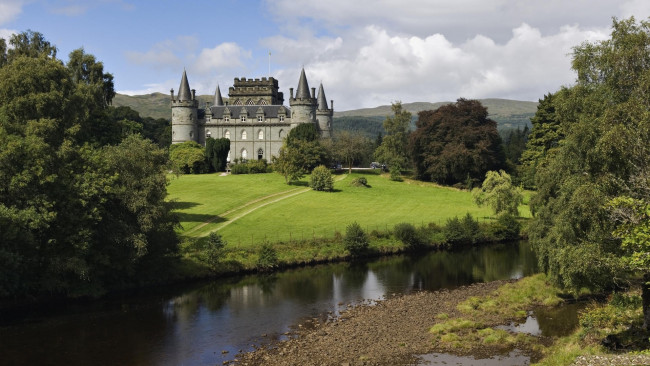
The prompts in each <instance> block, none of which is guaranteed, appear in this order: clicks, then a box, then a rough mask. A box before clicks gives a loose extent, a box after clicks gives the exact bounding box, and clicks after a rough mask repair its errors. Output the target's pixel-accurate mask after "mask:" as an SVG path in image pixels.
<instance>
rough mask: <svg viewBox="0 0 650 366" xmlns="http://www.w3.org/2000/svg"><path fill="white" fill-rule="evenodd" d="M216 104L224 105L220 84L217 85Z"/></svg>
mask: <svg viewBox="0 0 650 366" xmlns="http://www.w3.org/2000/svg"><path fill="white" fill-rule="evenodd" d="M214 105H215V106H218V107H219V106H222V105H223V98H221V90H220V89H219V85H217V90H216V91H215V92H214Z"/></svg>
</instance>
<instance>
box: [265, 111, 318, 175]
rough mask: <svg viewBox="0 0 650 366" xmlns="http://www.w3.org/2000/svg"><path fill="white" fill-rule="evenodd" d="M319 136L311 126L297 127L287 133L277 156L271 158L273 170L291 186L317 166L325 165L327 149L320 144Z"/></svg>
mask: <svg viewBox="0 0 650 366" xmlns="http://www.w3.org/2000/svg"><path fill="white" fill-rule="evenodd" d="M319 139H320V135H319V134H318V131H317V130H316V127H315V126H314V125H313V124H310V123H305V124H301V125H298V126H297V127H295V128H293V129H292V130H291V131H289V134H288V135H287V137H286V138H285V140H284V143H283V144H282V147H281V148H280V151H279V155H278V156H277V157H274V158H273V170H275V171H276V172H278V173H280V174H281V175H282V176H284V179H285V182H286V183H287V184H291V183H292V182H294V181H296V180H299V179H300V178H302V177H303V176H304V175H305V174H307V173H309V172H311V171H312V170H313V169H314V168H315V167H317V166H318V165H321V164H324V165H327V163H328V162H329V156H328V152H327V149H325V148H324V147H323V146H322V144H321V143H320V140H319Z"/></svg>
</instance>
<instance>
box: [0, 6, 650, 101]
mask: <svg viewBox="0 0 650 366" xmlns="http://www.w3.org/2000/svg"><path fill="white" fill-rule="evenodd" d="M632 15H633V16H635V17H636V18H637V19H647V17H648V16H649V15H650V2H648V1H646V0H624V1H610V0H570V1H567V0H546V1H544V2H541V1H528V0H492V1H485V0H394V1H393V0H355V1H350V0H328V1H322V0H320V1H307V0H240V1H237V0H220V1H216V0H213V1H202V0H197V1H187V2H184V1H179V0H176V1H133V0H87V1H79V0H48V1H39V0H0V37H2V38H8V37H9V36H10V35H11V33H15V32H20V31H24V30H27V29H31V30H33V31H38V32H41V33H43V34H44V35H45V37H46V39H48V40H49V41H50V42H51V43H53V44H55V45H56V46H57V47H58V49H59V54H58V56H59V58H61V59H63V60H67V55H68V53H69V52H70V51H72V50H74V49H76V48H80V47H83V48H84V49H85V51H86V52H88V53H91V54H93V55H95V56H96V57H97V59H98V60H100V61H102V62H103V63H104V68H105V70H106V71H107V72H110V73H112V74H113V75H114V77H115V86H116V90H117V91H118V92H120V93H126V94H146V93H151V92H161V93H169V89H170V88H174V89H178V85H179V82H180V78H181V74H182V72H183V69H186V70H187V73H188V78H189V81H190V86H191V87H192V88H194V89H196V90H197V93H199V94H212V93H213V92H214V90H215V88H216V86H217V84H219V85H220V88H221V90H222V92H223V93H224V96H226V95H225V94H227V90H228V87H229V86H231V85H232V81H233V78H235V77H248V78H252V77H262V76H267V75H268V74H269V56H268V55H269V52H271V62H270V69H271V75H272V76H274V77H276V78H277V79H278V80H279V82H280V88H281V89H282V91H284V92H285V95H288V90H289V88H290V87H293V88H295V87H296V86H297V82H298V77H299V74H300V68H301V67H303V66H304V67H305V71H306V73H307V77H308V80H309V82H310V86H312V87H318V83H320V82H322V83H323V85H324V87H325V93H326V95H327V97H328V99H333V100H334V103H335V109H336V110H348V109H357V108H365V107H375V106H378V105H386V104H390V103H391V102H393V101H396V100H401V101H403V102H415V101H426V102H438V101H451V100H455V99H457V98H460V97H464V98H509V99H517V100H537V99H539V98H541V97H542V96H543V95H544V94H545V93H548V92H552V91H555V90H557V89H559V88H560V87H561V86H562V85H570V84H571V83H572V82H573V80H574V79H575V75H574V73H573V72H572V71H571V70H570V53H571V49H572V47H574V46H576V45H579V44H580V43H582V42H585V41H591V42H593V41H597V40H601V39H604V38H606V37H608V34H609V30H610V26H611V19H612V17H618V18H626V17H629V16H632Z"/></svg>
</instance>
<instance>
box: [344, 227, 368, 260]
mask: <svg viewBox="0 0 650 366" xmlns="http://www.w3.org/2000/svg"><path fill="white" fill-rule="evenodd" d="M343 244H344V245H345V249H346V250H347V251H349V252H350V254H351V255H352V256H353V257H357V256H359V255H361V254H363V253H364V252H366V251H367V250H368V246H369V245H370V242H369V241H368V237H367V236H366V233H365V232H364V231H363V229H362V228H361V226H360V225H359V224H358V223H356V222H353V223H351V224H350V225H348V227H347V228H346V229H345V238H344V239H343Z"/></svg>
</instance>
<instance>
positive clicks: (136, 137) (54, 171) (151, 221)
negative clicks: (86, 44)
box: [0, 31, 178, 298]
mask: <svg viewBox="0 0 650 366" xmlns="http://www.w3.org/2000/svg"><path fill="white" fill-rule="evenodd" d="M114 96H115V90H114V85H113V76H112V75H111V74H110V73H107V72H105V71H104V67H103V64H102V63H101V62H100V61H98V60H96V59H95V57H94V56H93V55H90V54H87V53H86V52H85V51H84V50H83V49H77V50H74V51H72V52H71V53H70V54H69V56H68V60H67V62H64V61H62V60H60V59H58V58H57V49H56V47H55V46H54V45H52V44H50V43H49V42H48V41H47V40H46V39H45V38H44V37H43V35H42V34H40V33H38V32H32V31H27V32H23V33H20V34H16V35H13V36H11V38H10V39H9V40H8V42H7V41H6V40H4V39H0V297H3V298H18V297H23V298H24V297H31V296H43V295H49V296H85V295H97V294H101V293H104V292H105V291H107V290H109V289H115V288H120V287H124V286H129V285H134V284H137V283H141V282H150V281H155V280H156V278H157V276H158V275H159V274H160V273H164V271H165V268H166V266H167V263H168V261H169V260H173V259H174V258H175V254H176V253H177V247H178V238H177V236H176V234H175V232H174V228H175V226H176V225H177V223H178V220H177V219H176V217H175V216H174V215H173V213H172V212H171V207H170V205H169V203H167V202H165V198H166V194H167V191H166V184H167V178H166V166H167V161H168V155H167V151H166V150H165V149H162V148H161V147H160V146H161V145H165V143H164V142H163V141H164V137H161V136H162V135H164V134H165V133H166V132H165V129H166V128H167V126H166V124H165V123H162V122H160V121H155V120H154V121H152V120H147V119H141V118H140V117H139V116H138V115H137V113H136V114H134V113H132V111H128V110H125V109H121V108H117V109H115V108H112V107H110V103H111V101H112V99H113V97H114ZM142 134H149V135H150V136H152V139H153V140H154V141H156V142H154V141H152V140H150V139H147V138H144V137H142ZM156 136H158V137H156Z"/></svg>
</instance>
